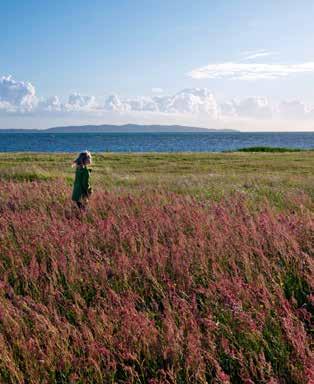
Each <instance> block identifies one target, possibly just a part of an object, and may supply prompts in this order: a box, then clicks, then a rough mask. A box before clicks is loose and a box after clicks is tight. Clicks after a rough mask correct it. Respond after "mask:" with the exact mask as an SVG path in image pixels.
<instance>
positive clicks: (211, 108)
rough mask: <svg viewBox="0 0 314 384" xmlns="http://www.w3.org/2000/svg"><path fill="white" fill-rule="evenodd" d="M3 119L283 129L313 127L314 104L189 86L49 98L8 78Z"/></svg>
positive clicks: (1, 88) (1, 101) (0, 93)
mask: <svg viewBox="0 0 314 384" xmlns="http://www.w3.org/2000/svg"><path fill="white" fill-rule="evenodd" d="M0 117H1V118H2V124H1V126H2V127H3V128H5V127H6V128H7V127H8V125H7V121H10V120H8V118H11V119H12V121H13V119H14V118H15V119H19V120H20V121H24V120H25V118H27V117H28V118H29V117H32V118H33V122H32V124H33V126H34V123H35V124H36V119H37V121H39V120H40V119H41V118H45V119H46V121H50V123H47V124H46V125H48V126H49V125H53V124H55V122H57V121H59V123H58V124H60V123H61V124H63V122H74V121H75V123H77V124H80V123H83V122H84V123H88V122H90V123H92V122H93V123H106V122H107V123H109V122H110V123H124V122H133V123H150V124H152V123H155V124H167V123H172V124H185V125H191V124H193V125H198V126H205V127H206V126H207V127H211V128H214V127H229V128H237V129H251V130H255V129H264V130H267V129H268V130H272V129H276V126H278V127H279V122H280V124H281V125H280V127H281V126H282V127H285V128H286V129H287V128H288V130H289V126H288V125H287V122H289V124H290V126H291V127H292V129H294V130H296V129H298V127H299V126H301V125H300V122H305V123H306V124H307V126H306V124H305V123H304V124H303V125H302V127H303V128H302V129H304V127H305V129H306V130H313V128H312V123H313V122H314V121H313V120H314V107H313V106H310V105H306V104H305V103H303V102H302V101H301V100H282V101H280V102H279V103H278V102H277V103H273V102H272V101H271V100H270V99H268V98H265V97H258V96H256V97H246V98H241V99H232V100H222V101H218V100H217V99H216V97H215V96H214V94H213V93H212V92H211V91H210V90H209V89H206V88H186V89H183V90H181V91H179V92H177V93H175V94H173V95H164V94H163V93H162V94H161V93H160V92H152V96H139V97H128V98H126V97H121V96H119V95H107V96H104V97H98V98H96V97H95V96H90V95H82V94H80V93H72V94H70V95H69V96H68V98H67V99H65V100H62V99H61V98H59V97H58V96H51V97H48V98H46V99H43V98H40V97H38V96H37V94H36V89H35V87H34V86H33V85H32V84H31V83H29V82H24V81H17V80H15V79H13V78H12V77H11V76H7V77H2V78H0ZM4 118H7V119H6V120H4ZM69 119H70V120H69ZM4 121H5V124H6V126H4V123H3V122H4ZM14 121H17V120H14ZM1 126H0V127H1ZM308 127H310V128H308ZM300 130H301V129H300Z"/></svg>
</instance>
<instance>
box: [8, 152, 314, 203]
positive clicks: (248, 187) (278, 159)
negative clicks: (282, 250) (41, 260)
mask: <svg viewBox="0 0 314 384" xmlns="http://www.w3.org/2000/svg"><path fill="white" fill-rule="evenodd" d="M74 157H75V154H24V153H18V154H16V153H14V154H12V153H10V154H3V153H2V154H0V178H1V179H2V180H16V181H22V180H29V181H34V180H42V181H45V180H53V179H57V178H59V179H62V180H65V181H66V182H67V184H68V185H71V184H72V182H73V174H74V170H73V169H72V168H71V161H72V160H73V159H74ZM313 169H314V151H309V152H296V153H241V152H238V153H198V154H192V153H184V154H159V153H152V154H113V153H105V154H96V155H94V165H93V170H94V172H93V174H92V178H93V185H94V187H95V188H96V189H97V188H100V189H106V190H108V191H117V192H119V193H124V192H126V193H130V192H132V193H133V192H134V193H137V192H141V191H143V189H145V190H147V189H166V190H169V191H173V192H176V193H180V194H188V195H193V196H199V197H210V198H212V199H214V200H219V199H220V198H221V197H222V196H224V195H226V194H230V193H234V192H239V191H240V192H243V193H245V194H246V195H248V196H249V197H250V198H252V199H253V200H260V199H263V198H264V197H266V198H268V199H269V200H270V201H271V202H273V203H274V204H276V205H277V206H285V204H288V203H289V202H288V201H286V197H287V195H298V194H300V193H306V194H308V195H309V196H311V198H313V197H314V177H313Z"/></svg>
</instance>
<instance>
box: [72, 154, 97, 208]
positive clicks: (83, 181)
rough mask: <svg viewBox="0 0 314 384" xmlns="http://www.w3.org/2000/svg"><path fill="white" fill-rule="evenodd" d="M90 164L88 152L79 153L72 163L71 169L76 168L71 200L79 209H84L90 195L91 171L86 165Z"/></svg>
mask: <svg viewBox="0 0 314 384" xmlns="http://www.w3.org/2000/svg"><path fill="white" fill-rule="evenodd" d="M91 163H92V155H91V154H90V152H88V151H85V152H81V153H80V154H79V156H78V158H77V159H76V160H74V161H73V165H72V167H74V166H76V172H75V180H74V185H73V192H72V200H73V201H75V202H76V204H77V206H78V207H79V209H85V208H86V205H87V203H88V198H89V196H90V195H91V193H92V187H91V185H90V172H91V169H88V168H87V165H89V164H91Z"/></svg>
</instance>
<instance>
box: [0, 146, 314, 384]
mask: <svg viewBox="0 0 314 384" xmlns="http://www.w3.org/2000/svg"><path fill="white" fill-rule="evenodd" d="M74 158H75V154H58V155H54V154H29V153H23V154H22V153H19V154H16V153H14V154H11V153H10V154H4V153H2V154H0V383H1V384H2V383H3V384H38V383H48V384H50V383H52V384H104V383H111V384H113V383H117V384H120V383H129V384H146V383H147V384H190V383H191V384H205V383H213V384H214V383H215V384H242V383H244V384H255V383H258V384H309V383H312V382H313V380H314V377H313V370H312V362H313V354H312V353H311V349H310V343H311V316H312V314H313V303H314V302H313V295H312V294H311V292H313V256H314V241H313V239H314V210H313V208H314V205H313V201H314V192H313V191H314V178H313V169H314V168H313V166H314V152H293V153H288V152H287V153H261V152H259V153H244V152H239V153H215V154H214V153H211V154H156V153H154V154H111V153H105V154H97V155H95V156H94V165H93V172H92V185H93V189H94V192H93V195H92V197H91V199H90V202H89V208H88V210H87V211H86V212H84V213H81V212H80V211H79V210H78V209H77V207H76V206H74V205H73V203H72V202H71V199H70V197H71V189H72V182H73V176H74V169H73V168H71V162H72V160H73V159H74Z"/></svg>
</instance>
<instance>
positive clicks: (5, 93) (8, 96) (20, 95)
mask: <svg viewBox="0 0 314 384" xmlns="http://www.w3.org/2000/svg"><path fill="white" fill-rule="evenodd" d="M36 104H37V97H36V90H35V87H34V86H33V85H32V84H31V83H29V82H24V81H16V80H14V79H13V78H12V76H3V77H1V78H0V108H1V109H5V110H7V111H9V112H15V111H20V112H25V111H30V110H32V109H33V108H34V106H35V105H36Z"/></svg>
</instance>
